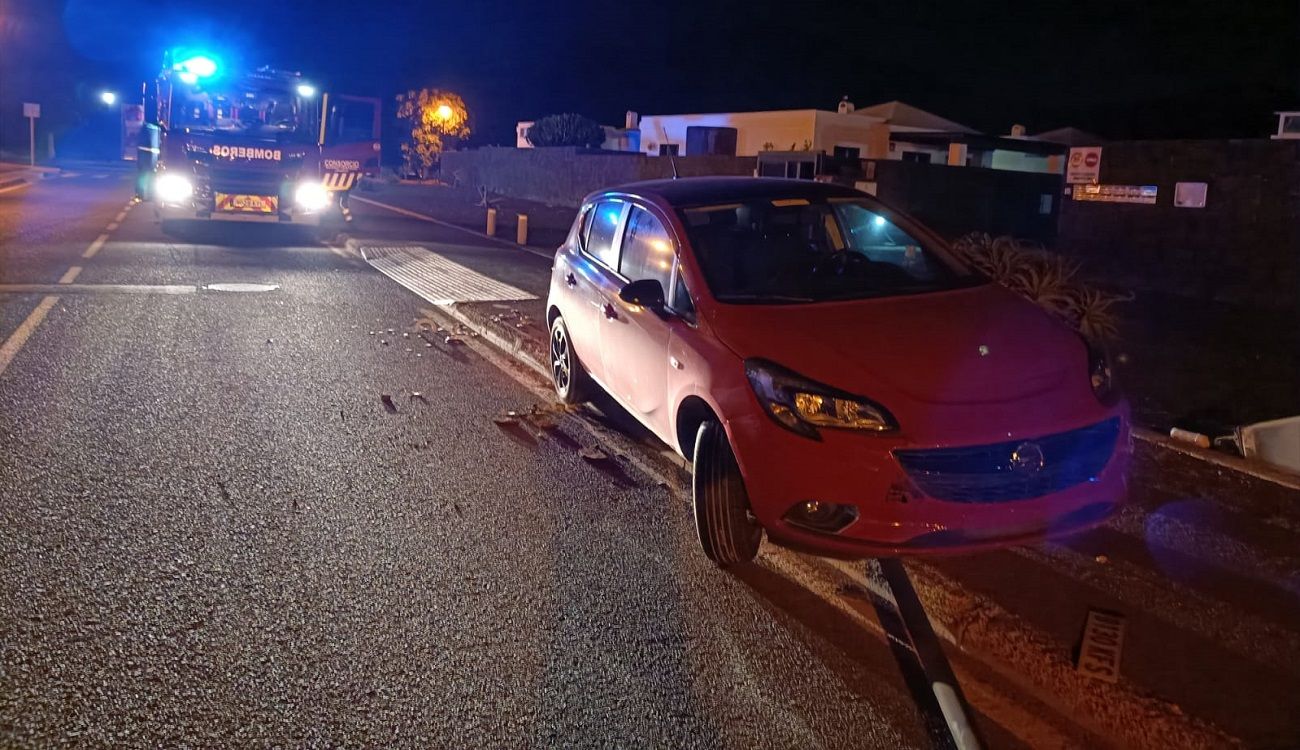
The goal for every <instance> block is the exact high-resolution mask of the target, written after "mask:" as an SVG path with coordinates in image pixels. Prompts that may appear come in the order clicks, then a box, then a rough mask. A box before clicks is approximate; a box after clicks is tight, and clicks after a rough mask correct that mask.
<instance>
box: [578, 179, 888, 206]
mask: <svg viewBox="0 0 1300 750" xmlns="http://www.w3.org/2000/svg"><path fill="white" fill-rule="evenodd" d="M611 193H625V194H627V195H633V196H641V197H646V198H659V199H661V200H662V201H664V202H665V203H667V204H668V205H670V206H673V207H678V206H700V205H706V204H709V203H720V202H732V201H741V200H754V199H757V200H762V199H766V198H805V199H824V198H860V197H865V194H863V193H861V192H859V191H857V190H854V189H853V188H850V187H846V186H844V185H836V184H834V183H829V182H813V181H812V180H788V179H783V178H776V177H683V178H681V179H676V180H646V181H643V182H633V183H629V184H627V185H619V186H618V187H612V188H607V189H605V190H600V191H598V192H596V193H592V195H591V196H588V198H593V197H597V196H600V195H608V194H611Z"/></svg>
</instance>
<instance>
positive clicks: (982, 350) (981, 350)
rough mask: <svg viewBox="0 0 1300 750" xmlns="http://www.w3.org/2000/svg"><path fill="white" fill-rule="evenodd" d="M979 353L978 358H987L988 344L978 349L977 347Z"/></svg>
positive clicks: (981, 345)
mask: <svg viewBox="0 0 1300 750" xmlns="http://www.w3.org/2000/svg"><path fill="white" fill-rule="evenodd" d="M979 353H980V356H981V357H987V356H989V347H988V344H980V347H979Z"/></svg>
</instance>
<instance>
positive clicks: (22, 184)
mask: <svg viewBox="0 0 1300 750" xmlns="http://www.w3.org/2000/svg"><path fill="white" fill-rule="evenodd" d="M31 184H32V183H30V182H20V183H18V184H17V185H10V186H9V187H5V188H0V193H8V192H10V191H12V190H22V189H23V188H25V187H30V186H31Z"/></svg>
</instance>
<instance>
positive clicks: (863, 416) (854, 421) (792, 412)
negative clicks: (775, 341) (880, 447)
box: [745, 359, 898, 440]
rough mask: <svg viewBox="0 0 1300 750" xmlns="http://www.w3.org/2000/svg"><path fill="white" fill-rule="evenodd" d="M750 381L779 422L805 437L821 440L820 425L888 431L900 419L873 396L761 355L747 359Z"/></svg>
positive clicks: (895, 425) (746, 373)
mask: <svg viewBox="0 0 1300 750" xmlns="http://www.w3.org/2000/svg"><path fill="white" fill-rule="evenodd" d="M745 375H746V376H747V377H748V378H749V384H750V386H752V387H753V389H754V395H756V396H758V402H759V403H760V404H762V405H763V409H764V411H766V412H767V414H768V416H770V417H771V418H772V419H773V420H774V421H775V422H776V423H777V424H779V425H781V426H782V427H784V428H786V429H787V430H790V431H792V432H796V433H798V434H800V435H803V436H804V437H808V438H812V439H814V440H820V439H821V434H820V433H818V431H817V428H818V427H828V428H832V429H841V430H864V431H867V432H888V431H890V430H896V429H898V423H897V422H895V421H894V417H893V416H892V415H891V414H890V413H889V412H888V411H887V410H886V409H885V407H883V406H881V405H880V404H877V403H875V402H873V401H871V400H870V399H866V398H863V397H861V396H855V395H853V394H851V393H845V392H844V391H841V390H838V389H836V388H831V387H830V386H827V385H822V384H821V383H816V382H814V381H811V380H809V379H807V378H805V377H803V376H801V375H797V374H795V373H794V372H791V371H790V370H787V369H785V368H784V367H781V366H780V365H776V364H773V363H771V362H768V361H766V360H762V359H747V360H745Z"/></svg>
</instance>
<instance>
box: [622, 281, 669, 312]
mask: <svg viewBox="0 0 1300 750" xmlns="http://www.w3.org/2000/svg"><path fill="white" fill-rule="evenodd" d="M618 298H619V299H621V300H623V301H624V302H626V303H628V304H629V305H638V306H640V307H644V308H646V309H647V310H654V311H655V312H662V311H663V309H664V306H665V305H666V304H667V303H666V302H665V301H664V285H663V284H661V283H659V280H658V279H641V280H640V281H633V282H632V283H630V284H628V285H627V286H625V287H623V288H622V289H620V290H619V291H618Z"/></svg>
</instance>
